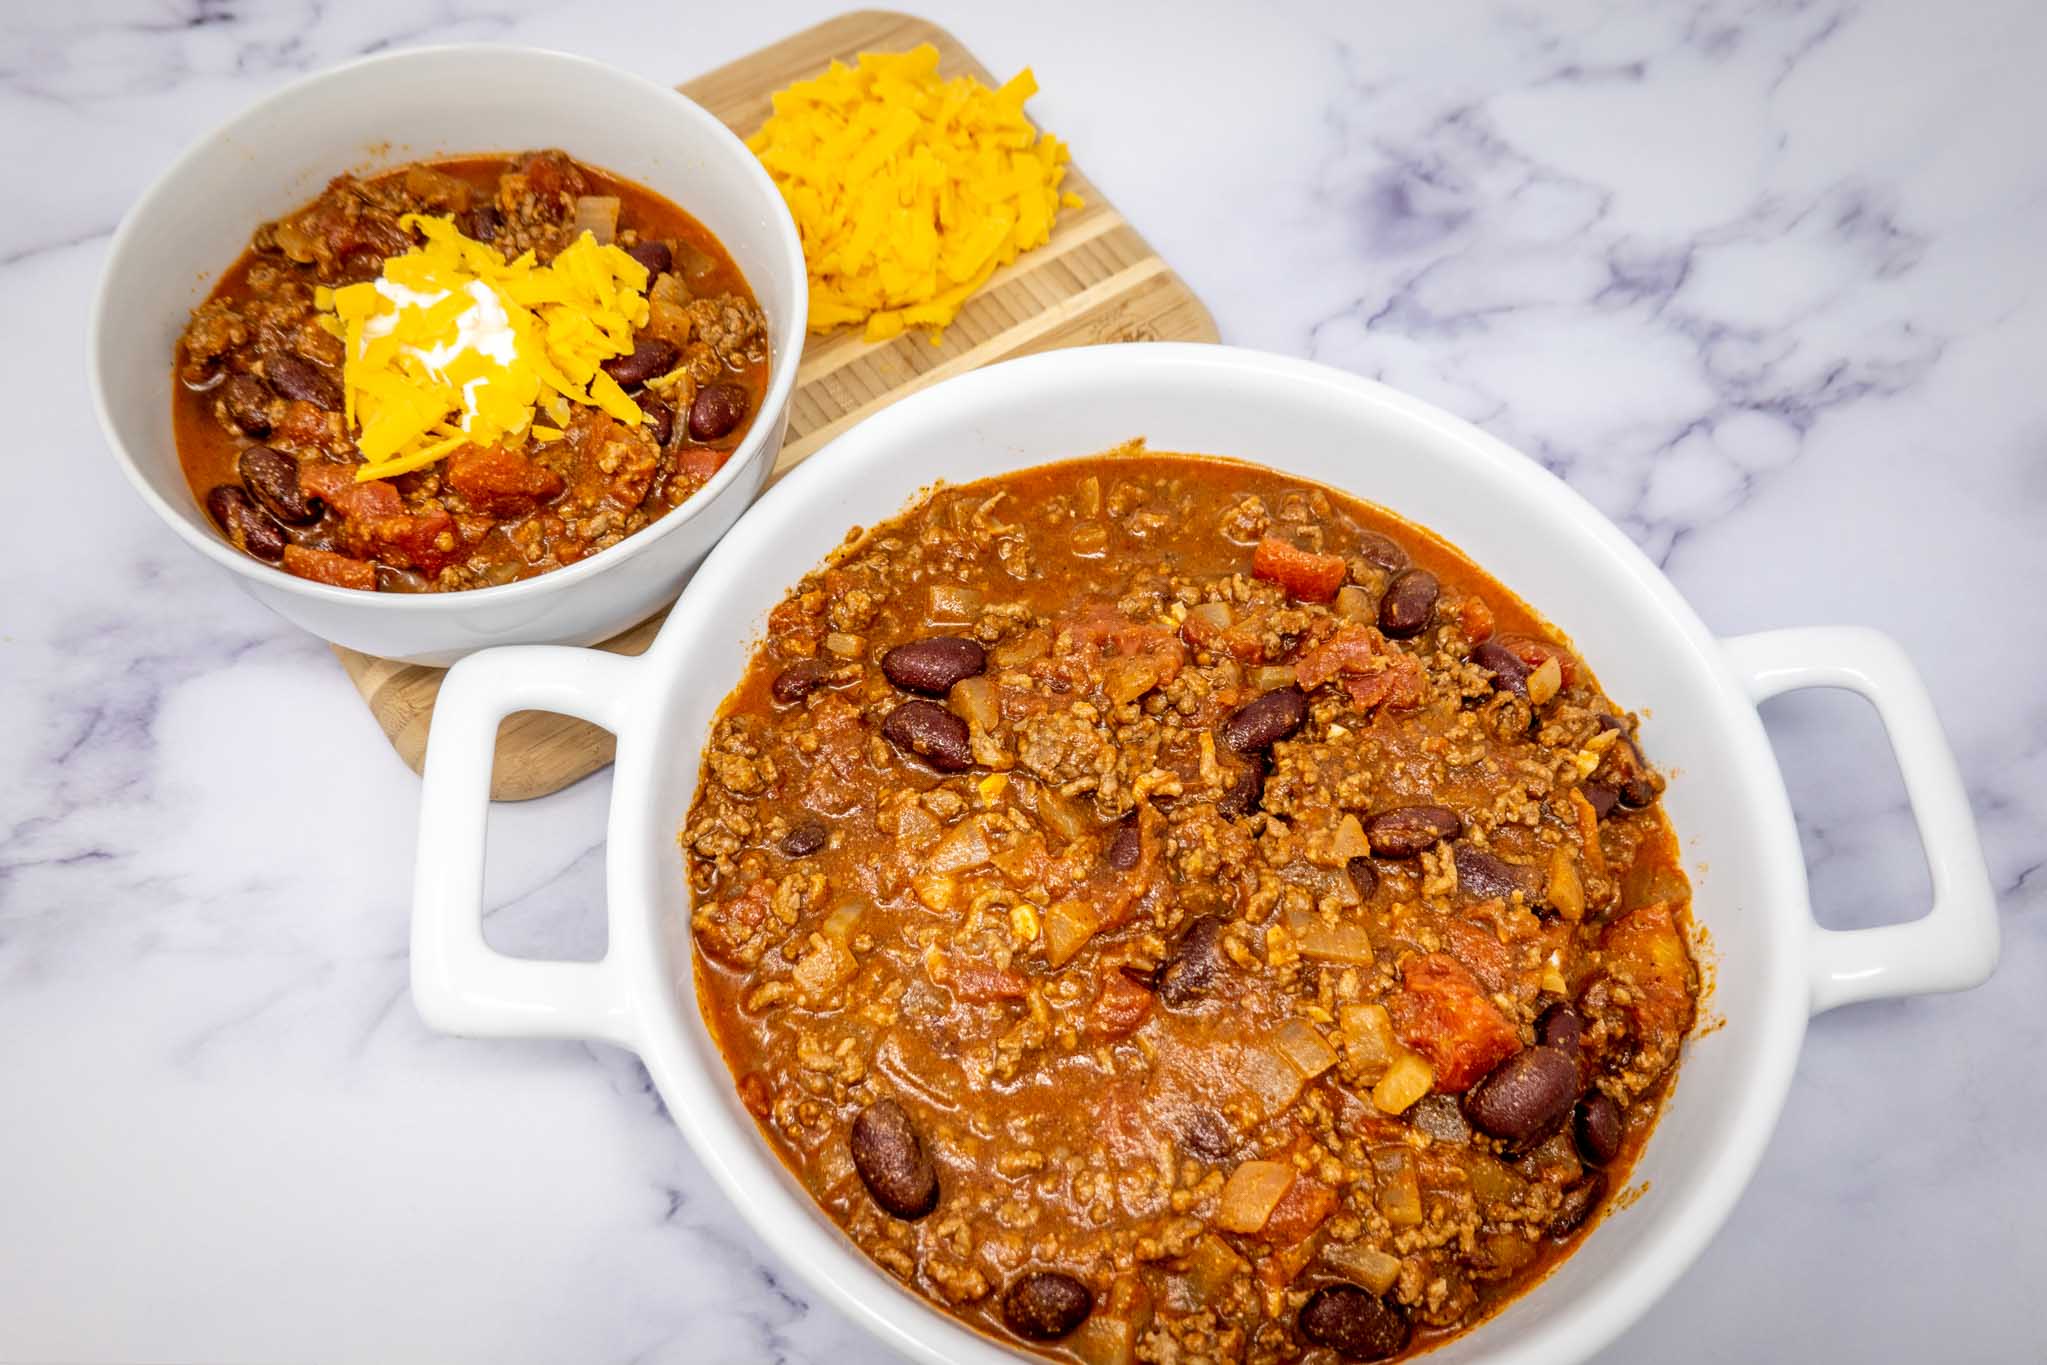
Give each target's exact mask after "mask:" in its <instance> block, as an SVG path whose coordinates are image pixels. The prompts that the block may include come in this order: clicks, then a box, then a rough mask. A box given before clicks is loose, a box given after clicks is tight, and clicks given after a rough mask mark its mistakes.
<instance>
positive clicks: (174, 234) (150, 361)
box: [89, 44, 810, 664]
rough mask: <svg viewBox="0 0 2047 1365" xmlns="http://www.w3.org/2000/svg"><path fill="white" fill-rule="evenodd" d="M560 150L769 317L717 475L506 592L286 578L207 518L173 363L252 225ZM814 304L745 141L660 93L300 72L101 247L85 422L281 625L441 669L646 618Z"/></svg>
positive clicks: (558, 62)
mask: <svg viewBox="0 0 2047 1365" xmlns="http://www.w3.org/2000/svg"><path fill="white" fill-rule="evenodd" d="M542 147H559V148H561V149H563V150H564V151H566V152H568V154H569V155H570V156H572V157H574V158H576V159H577V160H578V161H581V162H583V163H585V164H586V165H591V166H595V167H597V168H599V169H601V170H606V171H611V172H614V173H615V174H618V175H623V176H625V177H626V178H627V179H629V180H636V181H638V182H639V183H640V184H642V185H645V186H646V187H647V188H648V189H650V190H653V191H654V192H655V193H657V194H660V195H662V196H664V197H666V198H667V199H669V200H671V201H673V202H674V203H676V204H678V205H680V206H681V207H682V209H683V210H684V211H685V212H687V213H689V214H690V215H691V216H692V217H694V218H695V219H696V220H697V221H698V222H700V223H702V224H703V225H704V226H705V227H707V228H709V229H710V230H711V231H712V232H713V233H715V234H716V235H717V237H718V240H719V241H721V242H723V243H724V245H725V249H726V250H727V251H729V252H730V253H731V255H732V259H733V260H734V261H735V262H736V263H737V264H738V266H739V269H740V271H741V273H743V274H744V275H745V276H746V280H747V283H748V284H750V285H751V286H752V287H753V292H754V297H755V298H756V299H757V300H758V301H759V303H760V306H761V310H762V311H763V312H764V313H765V314H766V315H767V319H768V340H769V344H770V345H771V346H772V347H773V349H774V356H773V360H772V362H771V365H770V368H769V373H768V387H767V396H766V398H765V399H764V400H763V401H762V403H761V407H760V411H759V412H758V413H757V414H756V415H755V417H754V421H753V427H752V429H751V430H750V431H749V432H748V433H747V435H746V438H745V439H744V440H743V441H742V442H741V443H740V445H739V447H738V448H737V449H736V450H735V451H734V452H733V454H732V458H731V459H729V460H727V461H726V463H725V467H724V468H723V469H721V470H719V471H718V473H717V475H716V476H715V477H714V478H712V480H711V482H710V483H709V484H707V485H705V486H704V487H703V488H702V489H700V490H698V492H697V494H696V495H695V496H694V497H692V498H690V499H689V500H688V501H687V502H685V503H684V504H683V505H682V506H680V507H678V508H676V509H675V510H674V511H672V512H670V513H669V514H668V515H667V516H665V517H662V518H661V519H660V520H658V521H656V522H655V523H653V524H652V525H651V526H648V527H647V528H646V529H645V530H642V531H640V532H639V533H638V534H636V535H632V536H628V537H627V538H626V539H625V540H623V541H621V542H620V543H619V544H617V545H615V546H613V547H611V548H610V549H608V550H605V551H603V552H601V553H599V554H595V555H592V556H591V557H590V558H588V559H586V560H584V561H582V562H581V563H579V564H572V565H569V566H568V567H566V568H562V569H556V570H553V571H552V572H549V573H544V574H541V575H539V576H538V577H535V578H529V579H526V580H524V581H523V582H518V583H507V584H505V585H503V586H502V587H495V588H476V589H472V590H470V591H467V592H449V593H420V594H409V593H375V592H357V591H354V590H351V589H348V588H336V587H330V586H328V585H327V584H324V583H313V582H308V581H307V580H305V579H303V578H295V577H293V576H292V575H290V574H288V573H285V572H284V571H283V570H282V569H279V568H276V567H275V566H273V565H269V564H265V563H263V562H262V561H260V560H257V559H252V558H251V557H249V556H248V555H245V554H242V553H241V552H240V551H238V550H236V549H235V548H234V547H233V546H232V545H229V544H228V543H227V541H226V540H224V539H222V537H221V535H220V533H219V532H218V531H217V530H216V529H215V528H214V525H213V522H212V521H211V519H210V518H208V517H207V515H206V512H205V510H204V509H203V508H202V507H201V506H200V505H199V501H198V499H197V498H196V497H194V496H193V494H192V490H191V488H190V487H189V486H188V485H187V484H186V482H185V476H184V473H183V471H182V470H181V469H180V468H179V465H178V452H177V446H176V443H175V442H174V441H173V439H172V435H171V384H172V382H173V380H172V376H171V366H172V352H173V348H174V346H175V345H176V343H177V340H178V337H179V335H180V334H181V333H182V332H183V331H184V329H185V322H186V318H187V315H188V314H190V312H191V310H192V309H193V307H194V306H195V305H197V304H198V303H199V302H200V301H201V300H203V299H204V298H205V297H206V294H207V292H208V291H209V290H210V289H212V288H213V285H214V282H215V281H216V280H218V279H219V278H220V276H221V274H222V272H224V271H225V270H226V269H227V268H228V266H229V265H230V264H232V263H233V261H234V260H235V258H236V257H237V256H239V255H240V254H241V252H242V250H243V248H244V247H246V246H247V245H248V242H249V234H250V233H252V232H254V231H255V230H256V227H257V226H258V225H259V224H261V223H262V222H264V221H265V220H267V219H270V218H275V217H277V216H279V215H281V214H283V213H286V212H288V211H289V210H291V209H293V208H296V207H297V206H298V205H300V204H303V203H305V202H306V201H307V200H309V199H311V198H312V197H313V196H314V195H316V194H318V193H319V192H320V190H321V187H323V186H324V185H325V184H326V183H327V182H328V181H329V180H330V179H332V178H333V177H334V176H336V175H338V174H340V173H341V172H342V171H345V170H347V171H357V172H361V171H365V170H375V169H378V168H382V167H388V166H393V165H397V164H400V163H402V162H406V161H417V160H420V159H421V158H429V157H437V156H459V155H465V154H481V153H490V152H506V153H511V152H519V151H527V150H532V149H536V148H542ZM809 313H810V294H809V289H808V286H807V284H806V282H805V276H804V269H803V246H802V243H801V241H800V240H799V239H798V237H797V235H796V222H795V220H794V219H792V218H791V217H790V216H789V209H788V206H787V205H785V204H784V203H783V202H782V196H781V195H780V193H778V192H777V191H776V189H775V185H774V182H773V181H772V180H770V179H769V178H768V174H767V172H766V171H765V170H763V169H762V168H761V164H760V162H759V161H758V160H757V159H756V158H755V157H754V155H753V153H751V152H749V151H748V150H747V149H746V144H745V143H743V142H741V141H740V140H739V139H738V138H737V137H736V136H734V135H733V133H732V132H731V130H730V129H728V128H726V127H725V125H724V124H722V123H720V122H718V120H717V119H715V118H713V117H712V116H711V115H710V114H708V113H706V112H704V110H703V109H702V108H700V107H699V106H698V105H696V104H694V103H692V102H691V101H689V100H687V99H685V98H683V96H681V95H680V94H678V93H676V92H675V91H673V90H670V89H668V88H666V87H665V86H660V85H656V84H654V83H653V82H652V81H649V80H645V79H643V78H641V77H639V76H634V75H629V74H627V73H626V72H623V71H617V70H614V69H612V68H610V67H607V66H603V65H600V64H599V63H597V62H593V61H589V60H587V59H586V58H582V57H571V56H567V55H565V54H563V53H558V52H542V51H537V50H534V49H530V48H516V47H491V46H484V45H480V44H479V45H475V46H464V47H431V48H419V49H414V50H411V51H406V52H395V53H389V54H386V55H383V56H378V57H370V58H366V59H365V60H362V61H358V62H351V63H349V64H348V65H346V66H338V67H335V68H333V69H332V70H329V71H322V72H320V73H319V74H317V75H314V76H309V77H307V78H306V79H304V80H301V81H297V82H294V83H293V84H291V85H288V86H286V87H285V88H284V89H282V90H280V91H278V92H277V93H276V94H274V95H271V96H270V97H269V98H267V99H264V100H262V101H260V102H259V103H257V104H255V105H254V106H252V107H251V108H249V109H248V110H247V111H246V112H244V113H243V114H241V115H240V116H238V117H237V118H235V119H233V120H232V121H230V122H229V123H227V124H226V125H225V126H223V127H222V128H220V129H219V130H218V131H216V132H213V133H211V134H208V135H207V136H206V137H205V138H203V139H202V140H200V141H199V142H198V143H197V144H196V145H194V146H193V147H192V148H191V149H190V150H188V151H187V152H185V154H184V155H182V156H180V157H179V158H178V159H177V160H176V161H174V162H172V163H171V166H170V168H169V169H168V170H166V171H165V172H164V173H163V175H162V176H161V177H160V178H159V179H158V180H157V182H156V183H155V184H154V185H152V186H150V188H149V190H148V191H147V192H146V193H145V194H144V195H143V196H142V198H141V199H140V200H138V201H137V202H136V205H135V207H134V208H133V209H132V210H130V211H129V214H128V217H127V218H126V219H125V220H124V221H123V222H122V224H121V227H120V230H119V231H118V232H116V233H115V234H114V241H113V245H112V246H111V247H110V248H109V249H108V251H107V264H106V270H105V273H104V274H103V275H102V276H101V278H100V290H99V297H98V299H97V300H96V301H95V303H94V305H93V317H92V330H91V337H90V341H89V350H90V370H91V375H92V390H93V399H94V402H95V404H96V406H97V407H98V410H99V418H100V427H101V429H102V430H103V431H105V433H106V437H107V444H108V445H110V446H111V447H113V451H114V456H115V458H116V459H117V460H119V461H120V464H121V469H122V471H123V472H124V473H125V474H127V476H128V481H129V482H130V483H132V484H134V485H135V490H136V491H137V492H138V493H140V494H141V495H142V499H143V501H144V502H147V503H148V504H149V505H150V506H151V507H152V508H154V509H155V510H156V513H157V515H159V516H161V517H162V518H163V519H164V521H165V522H166V523H167V524H168V525H169V526H170V528H171V530H173V531H175V532H176V533H177V534H178V536H179V537H180V538H182V539H183V540H184V541H185V543H186V544H188V545H190V546H191V547H192V548H193V549H195V550H197V551H198V552H199V553H200V554H203V555H205V556H206V557H207V558H208V559H211V560H213V561H214V562H215V563H216V564H219V565H220V566H221V567H222V568H224V569H226V570H227V571H228V572H229V573H232V574H234V575H235V576H236V577H237V578H238V579H240V580H241V583H242V586H243V587H245V588H247V589H248V590H249V592H250V593H251V594H252V595H253V596H254V597H255V598H256V600H257V601H259V602H261V603H263V604H264V605H265V606H267V607H269V608H270V609H271V610H273V611H275V612H276V613H277V614H278V615H280V616H282V617H284V618H285V619H286V620H287V621H290V622H291V623H292V624H294V625H297V626H300V627H303V628H304V629H306V630H309V631H311V632H312V633H313V634H315V635H318V636H321V637H322V638H324V639H327V640H331V641H333V642H334V643H335V644H338V645H346V646H348V647H349V648H350V649H358V650H361V651H363V652H364V653H366V654H378V655H382V656H384V657H386V658H392V659H408V660H411V661H412V662H414V663H427V664H445V663H452V662H453V661H454V660H455V659H457V658H459V657H461V656H462V655H463V654H466V653H468V652H469V651H470V650H473V649H479V648H481V647H483V646H485V645H497V644H541V643H553V644H594V643H596V642H597V641H599V640H603V639H607V638H609V637H610V636H612V635H616V634H617V633H618V632H619V631H622V630H624V629H625V628H626V627H628V626H631V625H634V624H636V623H638V622H640V621H644V620H645V619H646V618H647V617H649V616H651V615H652V614H653V613H654V612H655V610H656V609H658V608H659V607H660V606H661V605H662V604H663V603H665V602H666V601H667V600H668V599H669V598H671V597H673V596H674V595H675V592H676V589H677V588H678V587H680V586H681V584H682V580H683V579H684V578H685V577H686V576H688V574H689V571H690V570H691V569H692V568H694V567H695V566H696V564H697V561H698V560H700V559H702V558H703V557H704V554H705V552H706V551H708V550H709V549H710V548H711V546H712V545H714V544H716V543H717V540H718V537H720V536H722V535H723V534H724V533H725V530H726V528H727V527H729V526H731V525H732V523H733V522H734V521H736V520H738V518H739V514H740V513H741V512H744V511H745V510H746V508H747V506H748V505H749V504H750V503H751V502H752V501H753V499H754V497H755V496H756V495H757V494H758V493H759V492H760V490H761V485H762V484H764V483H765V482H766V481H767V477H768V471H769V469H770V468H772V467H773V465H774V462H775V455H776V453H777V452H778V451H780V450H781V448H782V435H783V431H784V429H785V428H786V427H787V426H788V421H789V394H790V391H791V389H792V388H793V387H794V385H795V381H796V363H797V360H798V358H799V356H800V354H801V352H802V347H803V335H804V331H805V328H806V326H807V323H808V319H809Z"/></svg>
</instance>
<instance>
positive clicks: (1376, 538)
mask: <svg viewBox="0 0 2047 1365" xmlns="http://www.w3.org/2000/svg"><path fill="white" fill-rule="evenodd" d="M1358 553H1359V554H1360V555H1362V556H1363V557H1364V560H1365V562H1366V563H1367V564H1370V565H1372V566H1373V567H1374V568H1379V569H1384V570H1385V571H1386V572H1387V573H1399V572H1400V571H1401V570H1402V569H1404V568H1406V567H1407V563H1408V561H1407V551H1405V550H1403V549H1401V548H1400V542H1399V541H1397V540H1395V539H1393V537H1391V536H1382V535H1380V534H1379V533H1378V532H1377V531H1360V532H1358Z"/></svg>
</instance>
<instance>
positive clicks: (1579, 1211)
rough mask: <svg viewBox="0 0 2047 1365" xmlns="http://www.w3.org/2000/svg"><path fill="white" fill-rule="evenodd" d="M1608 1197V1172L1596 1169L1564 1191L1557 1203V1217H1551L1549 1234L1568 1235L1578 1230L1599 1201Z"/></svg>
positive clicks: (1555, 1235) (1554, 1235) (1597, 1205)
mask: <svg viewBox="0 0 2047 1365" xmlns="http://www.w3.org/2000/svg"><path fill="white" fill-rule="evenodd" d="M1604 1198H1606V1172H1605V1171H1594V1172H1593V1173H1592V1174H1591V1175H1588V1176H1586V1177H1585V1178H1584V1179H1582V1180H1580V1181H1579V1182H1578V1183H1577V1184H1575V1185H1573V1186H1571V1188H1569V1189H1567V1190H1565V1191H1564V1197H1563V1200H1562V1202H1561V1203H1559V1204H1558V1205H1557V1214H1556V1217H1554V1218H1552V1219H1550V1222H1549V1235H1550V1236H1552V1237H1568V1236H1570V1235H1571V1234H1572V1233H1574V1232H1576V1231H1577V1230H1578V1227H1579V1225H1580V1224H1582V1223H1583V1222H1584V1221H1585V1220H1586V1219H1587V1218H1590V1217H1591V1216H1592V1211H1593V1210H1594V1209H1596V1208H1598V1207H1599V1201H1600V1200H1602V1199H1604Z"/></svg>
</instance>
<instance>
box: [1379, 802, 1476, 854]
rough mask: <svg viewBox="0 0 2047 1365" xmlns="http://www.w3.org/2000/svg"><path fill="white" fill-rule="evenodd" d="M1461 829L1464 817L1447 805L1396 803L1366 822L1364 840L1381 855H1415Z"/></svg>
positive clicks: (1456, 833)
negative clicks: (1401, 804) (1400, 804)
mask: <svg viewBox="0 0 2047 1365" xmlns="http://www.w3.org/2000/svg"><path fill="white" fill-rule="evenodd" d="M1463 830H1464V821H1463V819H1462V818H1460V817H1459V816H1458V814H1457V812H1456V811H1454V810H1451V809H1450V808H1449V807H1447V806H1398V807H1395V808H1394V809H1392V810H1386V811H1380V812H1379V813H1378V814H1377V815H1374V816H1373V817H1371V818H1370V819H1369V820H1367V821H1365V839H1366V840H1367V841H1368V842H1369V843H1370V844H1371V845H1372V852H1373V853H1375V854H1377V855H1378V856H1379V857H1381V858H1418V857H1420V856H1421V855H1422V854H1423V853H1425V852H1427V851H1428V850H1429V849H1431V848H1433V847H1435V846H1436V845H1437V844H1438V843H1441V842H1442V841H1443V840H1445V839H1454V838H1456V837H1457V836H1458V835H1459V834H1460V833H1462V832H1463Z"/></svg>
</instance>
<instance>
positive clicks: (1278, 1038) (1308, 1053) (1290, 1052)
mask: <svg viewBox="0 0 2047 1365" xmlns="http://www.w3.org/2000/svg"><path fill="white" fill-rule="evenodd" d="M1272 1041H1273V1043H1274V1045H1275V1046H1277V1047H1278V1048H1279V1050H1280V1053H1281V1055H1283V1056H1284V1057H1285V1058H1286V1059H1287V1060H1288V1061H1290V1062H1292V1063H1293V1064H1294V1065H1295V1066H1296V1067H1298V1068H1299V1069H1300V1073H1301V1075H1302V1076H1303V1077H1305V1078H1306V1079H1308V1080H1311V1081H1312V1080H1314V1079H1315V1078H1316V1077H1317V1076H1319V1075H1321V1074H1322V1073H1323V1072H1325V1071H1327V1070H1328V1069H1329V1068H1330V1067H1332V1066H1335V1065H1336V1049H1335V1048H1333V1047H1331V1046H1329V1044H1328V1042H1327V1041H1325V1040H1324V1039H1323V1037H1322V1034H1321V1033H1320V1031H1318V1030H1317V1029H1316V1027H1315V1026H1314V1025H1313V1024H1311V1023H1309V1022H1308V1021H1307V1020H1305V1019H1289V1020H1287V1021H1286V1022H1285V1023H1284V1024H1281V1025H1280V1026H1279V1028H1278V1029H1277V1030H1275V1031H1274V1033H1273V1035H1272Z"/></svg>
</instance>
